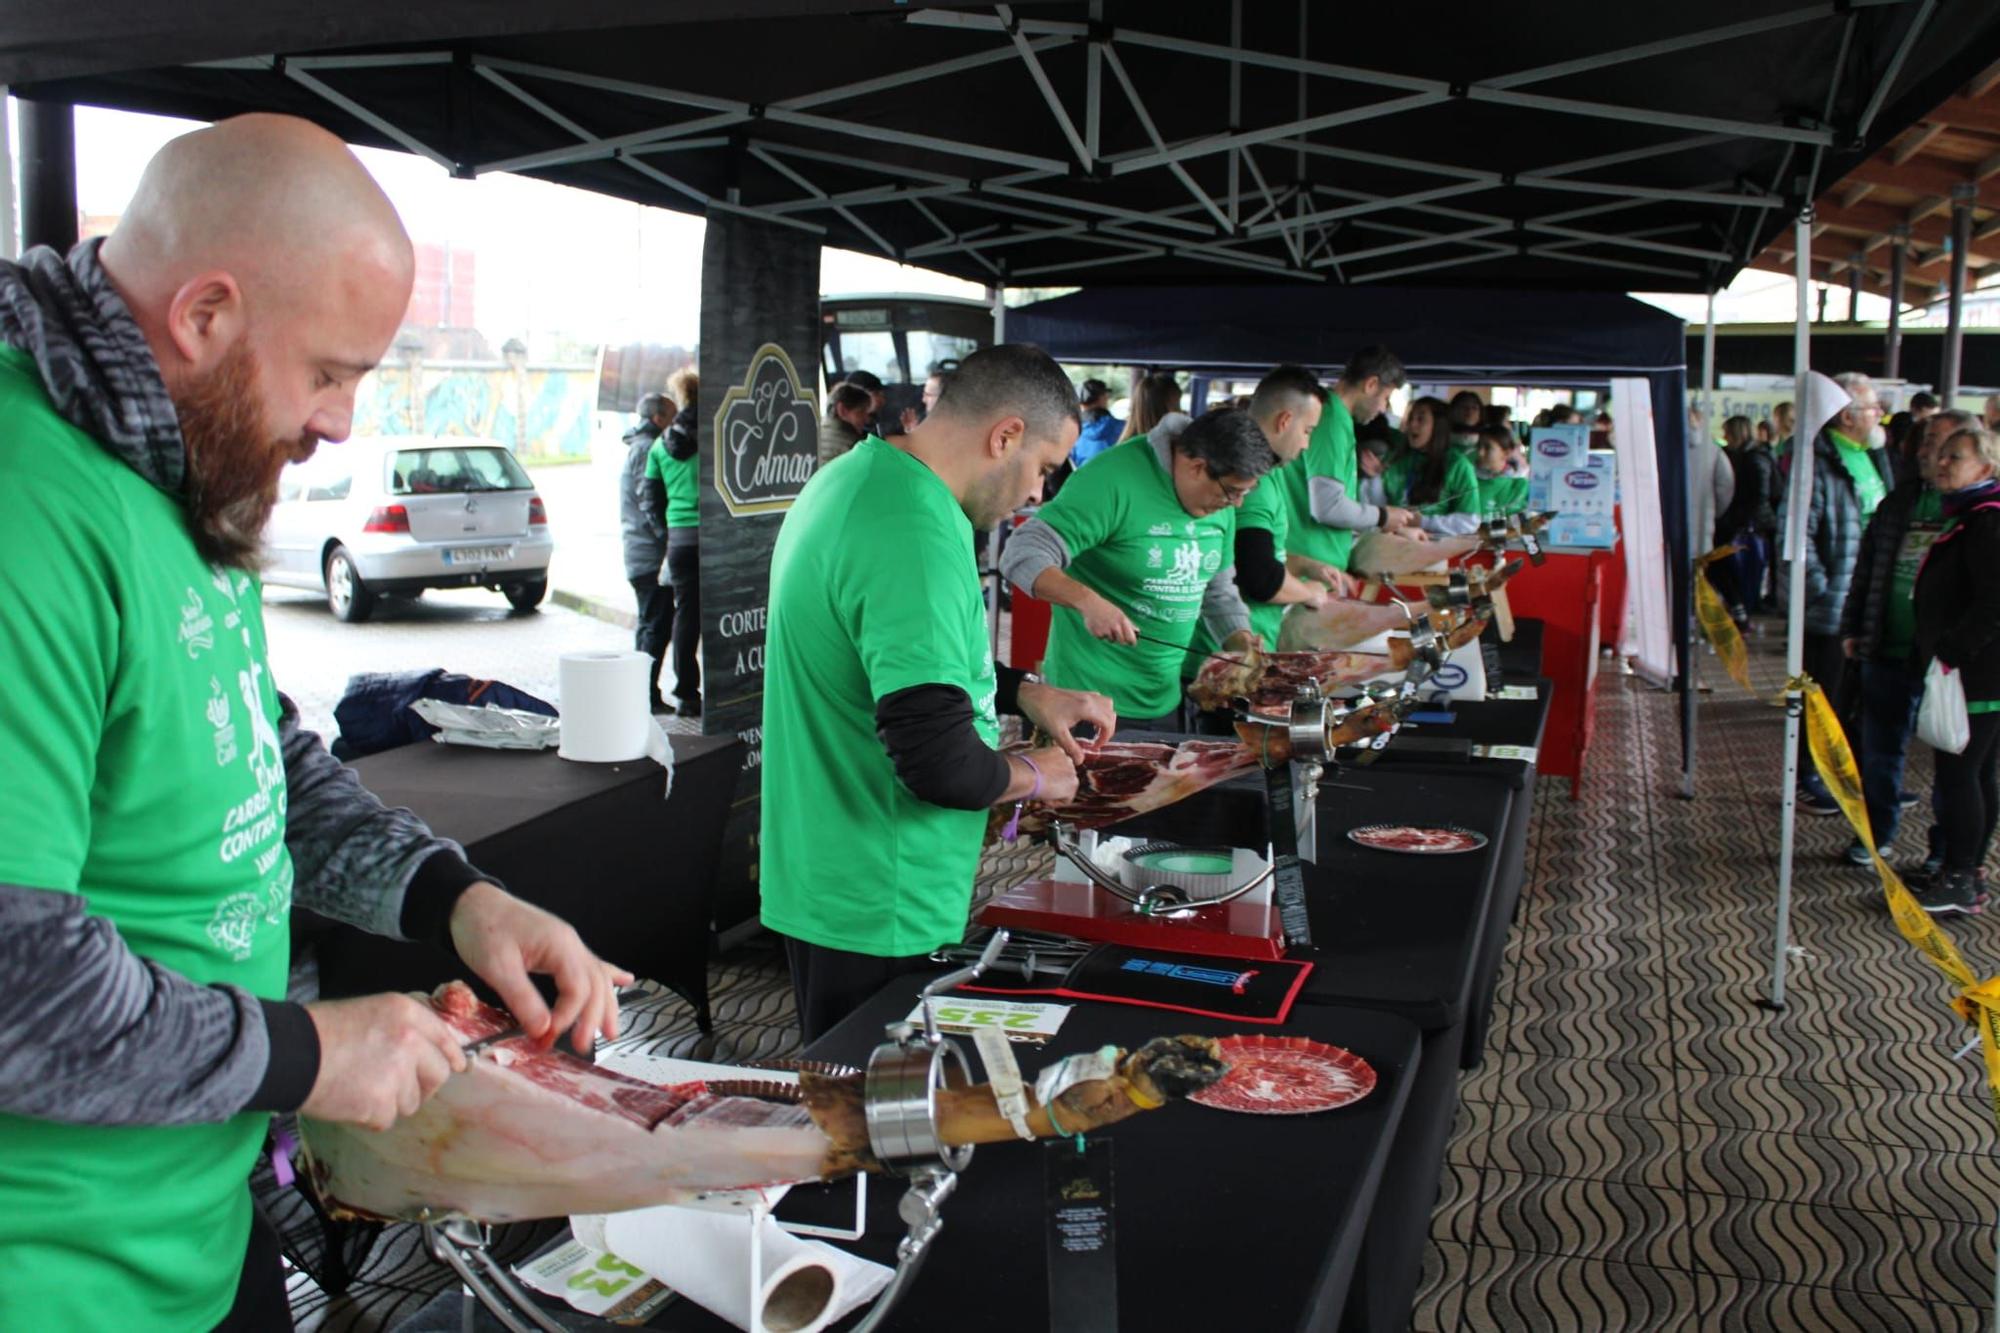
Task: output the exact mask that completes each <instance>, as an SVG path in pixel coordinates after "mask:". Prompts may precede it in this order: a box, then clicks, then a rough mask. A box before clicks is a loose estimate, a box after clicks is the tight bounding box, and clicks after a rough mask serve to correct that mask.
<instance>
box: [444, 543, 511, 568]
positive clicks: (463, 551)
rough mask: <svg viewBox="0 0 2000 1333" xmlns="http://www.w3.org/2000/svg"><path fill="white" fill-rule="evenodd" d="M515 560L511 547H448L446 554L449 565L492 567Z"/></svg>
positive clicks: (446, 561) (445, 558)
mask: <svg viewBox="0 0 2000 1333" xmlns="http://www.w3.org/2000/svg"><path fill="white" fill-rule="evenodd" d="M513 558H514V548H513V547H511V546H454V547H447V548H446V550H445V553H444V562H445V563H446V564H447V565H490V564H493V563H495V562H496V561H500V560H512V559H513Z"/></svg>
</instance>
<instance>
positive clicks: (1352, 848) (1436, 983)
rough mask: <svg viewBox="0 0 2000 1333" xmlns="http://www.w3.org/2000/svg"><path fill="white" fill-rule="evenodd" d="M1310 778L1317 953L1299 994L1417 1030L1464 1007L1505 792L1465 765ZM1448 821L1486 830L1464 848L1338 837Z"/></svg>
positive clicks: (1460, 1014) (1308, 876)
mask: <svg viewBox="0 0 2000 1333" xmlns="http://www.w3.org/2000/svg"><path fill="white" fill-rule="evenodd" d="M1329 782H1333V783H1338V784H1340V785H1338V786H1322V787H1321V789H1320V798H1319V860H1318V862H1317V863H1316V864H1309V865H1307V866H1306V867H1305V880H1306V900H1307V905H1308V907H1309V908H1310V910H1311V912H1312V929H1313V949H1314V952H1313V954H1312V957H1313V959H1314V961H1315V962H1316V963H1317V966H1316V967H1315V968H1314V969H1313V974H1312V976H1311V977H1310V978H1309V979H1308V980H1307V982H1306V986H1305V990H1304V991H1303V992H1302V993H1301V996H1300V998H1301V999H1302V1000H1303V1001H1305V1002H1307V1003H1312V1004H1343V1005H1345V1004H1359V1005H1367V1006H1369V1007H1370V1008H1376V1009H1385V1010H1387V1011H1389V1012H1390V1013H1394V1014H1399V1015H1401V1016H1402V1017H1404V1018H1407V1019H1409V1020H1410V1021H1411V1022H1413V1023H1415V1024H1416V1025H1417V1026H1418V1027H1419V1028H1421V1029H1423V1030H1425V1031H1427V1032H1429V1031H1436V1030H1438V1029H1441V1028H1449V1027H1456V1026H1457V1025H1458V1024H1459V1023H1461V1022H1463V1021H1464V1020H1465V1018H1466V1015H1467V1014H1468V1012H1469V1011H1470V1010H1471V1008H1472V1002H1473V994H1472V991H1473V978H1474V970H1475V969H1474V964H1475V961H1476V960H1477V958H1478V951H1479V945H1480V942H1481V940H1482V938H1483V935H1484V928H1485V922H1486V918H1487V915H1488V908H1489V905H1490V904H1489V899H1490V897H1491V895H1492V892H1493V887H1494V883H1495V880H1496V877H1497V871H1498V869H1499V865H1500V850H1501V847H1500V843H1501V838H1502V835H1503V834H1504V832H1505V829H1506V826H1507V816H1508V812H1509V810H1510V809H1511V807H1512V804H1513V799H1514V796H1513V792H1512V791H1511V790H1510V788H1509V785H1508V783H1507V782H1506V781H1505V780H1504V779H1502V778H1499V777H1496V776H1494V775H1489V774H1483V773H1480V772H1479V771H1477V769H1475V768H1473V767H1471V766H1461V768H1460V770H1459V771H1457V772H1450V773H1447V772H1440V771H1422V772H1417V771H1407V770H1399V769H1396V768H1393V767H1391V766H1389V765H1386V764H1376V765H1373V766H1371V767H1368V768H1363V769H1354V770H1347V771H1342V772H1340V773H1337V774H1334V775H1332V776H1331V777H1330V778H1329ZM1384 823H1393V824H1431V823H1450V824H1456V825H1459V826H1461V827H1464V828H1469V829H1472V830H1474V831H1476V832H1479V833H1483V834H1485V835H1486V837H1487V839H1488V842H1487V845H1486V846H1484V847H1482V848H1480V849H1479V850H1478V851H1475V852H1463V853H1458V854H1454V855H1447V856H1418V855H1407V854H1402V853H1396V852H1382V851H1376V850H1374V849H1372V848H1368V847H1362V846H1360V845H1358V844H1356V843H1355V842H1353V841H1351V840H1350V839H1349V838H1348V837H1347V832H1348V830H1349V829H1352V828H1357V827H1360V826H1361V825H1364V824H1384Z"/></svg>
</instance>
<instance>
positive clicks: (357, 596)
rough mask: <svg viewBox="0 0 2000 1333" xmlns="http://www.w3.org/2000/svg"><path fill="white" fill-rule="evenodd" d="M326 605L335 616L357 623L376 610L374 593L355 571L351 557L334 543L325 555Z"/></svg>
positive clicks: (344, 549)
mask: <svg viewBox="0 0 2000 1333" xmlns="http://www.w3.org/2000/svg"><path fill="white" fill-rule="evenodd" d="M326 605H327V609H328V610H330V611H332V612H333V616H334V619H336V620H342V621H346V622H347V623H348V624H350V625H354V624H359V623H360V622H361V621H364V620H366V619H368V617H369V616H371V615H373V614H374V613H375V594H374V593H373V592H371V591H369V588H368V585H367V584H365V583H363V582H362V581H361V575H360V574H359V573H357V572H356V571H355V568H354V558H353V557H352V556H350V555H348V553H347V548H346V547H344V546H336V547H334V548H333V551H332V553H331V554H330V555H328V556H327V558H326Z"/></svg>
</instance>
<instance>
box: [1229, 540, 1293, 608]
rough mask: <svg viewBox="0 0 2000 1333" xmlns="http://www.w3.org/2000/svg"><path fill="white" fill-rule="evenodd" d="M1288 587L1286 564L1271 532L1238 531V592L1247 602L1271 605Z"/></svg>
mask: <svg viewBox="0 0 2000 1333" xmlns="http://www.w3.org/2000/svg"><path fill="white" fill-rule="evenodd" d="M1284 586H1285V562H1284V561H1282V560H1280V559H1278V542H1277V539H1276V538H1275V537H1273V536H1272V535H1271V532H1270V530H1269V529H1268V528H1245V527H1238V528H1237V529H1236V590H1237V591H1238V592H1240V593H1242V594H1243V598H1244V600H1245V601H1250V602H1268V601H1270V600H1271V599H1272V598H1273V597H1276V596H1277V595H1278V594H1279V592H1281V591H1282V590H1283V589H1284Z"/></svg>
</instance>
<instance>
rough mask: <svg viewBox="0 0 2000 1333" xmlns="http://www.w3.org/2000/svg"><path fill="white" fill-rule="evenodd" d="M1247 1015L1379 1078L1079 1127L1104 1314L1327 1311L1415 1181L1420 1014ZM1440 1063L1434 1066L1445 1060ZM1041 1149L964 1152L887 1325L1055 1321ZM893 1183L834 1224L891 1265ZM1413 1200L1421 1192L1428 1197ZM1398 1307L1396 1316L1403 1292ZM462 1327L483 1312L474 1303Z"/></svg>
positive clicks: (896, 1190)
mask: <svg viewBox="0 0 2000 1333" xmlns="http://www.w3.org/2000/svg"><path fill="white" fill-rule="evenodd" d="M927 979H928V978H926V977H921V976H919V977H907V978H903V979H900V980H898V981H897V982H895V983H892V984H891V985H890V986H889V987H888V988H887V989H885V990H884V991H883V992H882V993H881V994H880V995H878V996H877V997H876V998H875V999H874V1000H872V1001H871V1002H870V1003H869V1004H867V1005H866V1006H864V1007H863V1008H862V1009H860V1010H859V1011H857V1012H856V1013H854V1014H853V1015H851V1016H850V1017H849V1018H848V1019H847V1021H845V1022H843V1023H842V1024H840V1025H839V1026H838V1027H836V1028H835V1029H834V1030H833V1031H832V1032H829V1033H828V1034H827V1035H826V1036H825V1037H823V1038H822V1039H820V1040H819V1041H818V1042H815V1043H814V1044H813V1045H812V1046H811V1047H810V1048H808V1049H807V1051H806V1054H807V1055H808V1056H809V1057H811V1058H814V1059H820V1060H836V1061H841V1062H845V1063H848V1064H855V1065H860V1064H865V1063H866V1061H867V1058H868V1055H869V1053H870V1052H871V1051H873V1050H874V1048H875V1047H876V1045H877V1044H879V1043H880V1042H881V1041H882V1038H883V1028H884V1025H885V1024H887V1023H889V1022H891V1021H894V1020H898V1019H901V1018H902V1017H903V1016H904V1015H905V1014H907V1013H908V1012H909V1011H910V1010H911V1008H912V1007H914V1006H915V1004H916V997H917V992H918V991H919V990H920V989H921V988H922V986H923V984H924V982H925V981H926V980H927ZM1236 1030H1238V1029H1235V1028H1232V1027H1231V1025H1229V1024H1227V1023H1220V1022H1216V1021H1213V1020H1209V1019H1202V1018H1196V1017H1193V1016H1191V1015H1186V1014H1163V1013H1160V1012H1158V1011H1154V1010H1148V1009H1141V1008H1134V1007H1131V1006H1126V1005H1114V1004H1092V1003H1078V1004H1077V1005H1076V1006H1075V1007H1074V1008H1073V1009H1072V1010H1071V1011H1070V1014H1069V1017H1068V1019H1067V1020H1066V1021H1065V1023H1064V1024H1063V1029H1062V1031H1061V1032H1060V1033H1059V1034H1058V1035H1057V1036H1056V1038H1055V1039H1054V1040H1053V1041H1051V1042H1050V1043H1049V1045H1048V1046H1047V1047H1046V1048H1035V1047H1021V1048H1017V1050H1018V1053H1019V1055H1020V1059H1021V1064H1022V1069H1023V1072H1024V1073H1026V1074H1027V1075H1028V1077H1029V1078H1031V1079H1032V1078H1033V1076H1034V1074H1035V1072H1036V1071H1037V1070H1039V1069H1040V1068H1041V1067H1042V1066H1043V1065H1044V1064H1046V1063H1048V1062H1049V1061H1051V1060H1053V1059H1055V1058H1056V1057H1057V1056H1061V1055H1067V1054H1071V1053H1074V1052H1078V1051H1086V1050H1091V1049H1094V1048H1096V1047H1098V1046H1101V1045H1104V1044H1106V1043H1112V1044H1117V1045H1121V1046H1132V1045H1135V1044H1138V1043H1141V1042H1144V1041H1146V1040H1148V1039H1150V1038H1152V1037H1155V1036H1160V1035H1162V1034H1167V1033H1177V1032H1192V1033H1200V1034H1207V1035H1215V1036H1222V1035H1227V1034H1229V1033H1231V1032H1233V1031H1236ZM1259 1031H1260V1032H1263V1033H1269V1032H1273V1031H1281V1032H1282V1033H1283V1034H1285V1035H1292V1036H1303V1037H1309V1038H1312V1039H1315V1040H1319V1041H1325V1042H1330V1043H1333V1044H1335V1045H1338V1046H1342V1047H1345V1048H1346V1049H1348V1050H1351V1051H1353V1052H1355V1053H1356V1054H1357V1055H1360V1056H1361V1057H1362V1058H1363V1059H1365V1060H1367V1061H1368V1063H1369V1064H1370V1065H1372V1066H1373V1067H1374V1069H1375V1072H1376V1075H1377V1079H1378V1081H1377V1083H1376V1086H1375V1090H1374V1091H1373V1092H1372V1093H1370V1094H1369V1095H1368V1096H1367V1097H1365V1098H1364V1099H1362V1100H1361V1101H1359V1102H1357V1103H1355V1104H1353V1105H1351V1106H1346V1107H1342V1108H1340V1109H1339V1110H1335V1111H1325V1112H1321V1113H1319V1114H1316V1115H1304V1116H1248V1115H1235V1114H1231V1113H1229V1112H1225V1111H1214V1110H1210V1109H1208V1108H1206V1107H1201V1106H1195V1105H1191V1104H1189V1105H1170V1106H1167V1107H1164V1108H1162V1109H1160V1110H1157V1111H1152V1112H1147V1113H1143V1114H1140V1115H1137V1116H1134V1117H1133V1118H1132V1119H1130V1120H1126V1121H1123V1122H1121V1123H1119V1124H1117V1125H1113V1126H1110V1127H1109V1128H1107V1129H1102V1130H1097V1131H1094V1132H1093V1135H1092V1137H1093V1138H1103V1139H1108V1140H1110V1141H1111V1142H1113V1143H1114V1144H1115V1145H1116V1146H1115V1148H1114V1150H1113V1152H1114V1157H1113V1166H1114V1182H1115V1183H1114V1200H1115V1202H1114V1209H1113V1227H1114V1230H1115V1233H1116V1251H1117V1285H1118V1327H1119V1328H1120V1329H1121V1330H1123V1331H1124V1333H1144V1331H1146V1330H1182V1329H1243V1330H1255V1333H1284V1331H1287V1330H1314V1331H1318V1330H1332V1329H1335V1328H1338V1327H1340V1320H1341V1315H1342V1311H1343V1309H1344V1308H1345V1306H1346V1304H1347V1300H1348V1291H1349V1285H1350V1281H1351V1280H1352V1279H1353V1278H1354V1276H1355V1272H1356V1262H1357V1258H1358V1256H1359V1255H1360V1253H1361V1248H1362V1236H1363V1232H1364V1229H1365V1228H1366V1226H1367V1224H1368V1219H1369V1216H1370V1213H1371V1210H1372V1209H1373V1208H1374V1207H1376V1206H1377V1200H1378V1195H1379V1197H1380V1198H1382V1199H1383V1200H1386V1199H1387V1198H1388V1197H1389V1196H1390V1195H1392V1194H1393V1195H1395V1196H1396V1197H1398V1198H1399V1199H1404V1200H1410V1199H1414V1198H1415V1194H1416V1191H1415V1190H1413V1189H1412V1188H1411V1186H1410V1184H1409V1182H1406V1181H1402V1180H1398V1179H1396V1178H1394V1177H1393V1176H1390V1175H1388V1174H1386V1173H1387V1171H1388V1169H1389V1165H1390V1151H1391V1145H1392V1144H1393V1143H1395V1142H1397V1140H1398V1138H1399V1135H1400V1127H1401V1124H1402V1122H1403V1120H1404V1118H1405V1115H1406V1111H1407V1105H1408V1101H1409V1096H1410V1090H1411V1087H1412V1086H1413V1084H1414V1083H1415V1082H1416V1080H1417V1079H1418V1077H1419V1076H1420V1075H1421V1074H1422V1072H1423V1071H1422V1069H1421V1066H1420V1063H1419V1051H1420V1049H1421V1045H1420V1042H1419V1038H1418V1034H1417V1032H1416V1030H1415V1029H1414V1028H1412V1027H1411V1026H1410V1025H1409V1024H1408V1023H1406V1022H1404V1021H1402V1020H1401V1019H1398V1018H1396V1017H1394V1016H1392V1015H1389V1014H1383V1013H1378V1012H1373V1011H1370V1010H1364V1009H1343V1008H1336V1007H1328V1006H1313V1007H1310V1008H1307V1007H1301V1008H1299V1009H1296V1010H1294V1012H1293V1017H1292V1020H1291V1021H1290V1022H1289V1023H1287V1024H1286V1025H1285V1027H1284V1028H1283V1029H1260V1030H1259ZM965 1045H966V1046H967V1048H968V1050H967V1059H968V1060H969V1061H970V1062H971V1063H972V1065H973V1067H974V1069H975V1070H977V1069H978V1058H977V1056H975V1055H973V1054H972V1053H971V1051H970V1049H969V1048H970V1042H966V1043H965ZM1445 1064H1446V1066H1447V1069H1448V1068H1449V1065H1450V1060H1449V1058H1447V1059H1446V1061H1445ZM975 1077H983V1076H981V1075H975ZM1054 1150H1059V1148H1057V1149H1052V1148H1050V1147H1047V1146H1045V1145H1044V1144H1041V1143H1033V1144H1028V1143H1021V1144H1016V1143H1002V1144H989V1145H986V1146H984V1147H981V1148H979V1149H978V1150H977V1152H976V1153H975V1155H974V1157H973V1160H972V1162H971V1164H970V1166H969V1167H968V1168H967V1169H966V1171H965V1172H964V1173H963V1174H962V1175H961V1177H960V1179H959V1183H958V1188H957V1190H956V1192H955V1193H954V1194H953V1195H952V1197H951V1198H950V1199H949V1200H947V1201H946V1203H945V1205H944V1210H943V1218H944V1228H943V1230H942V1231H941V1232H940V1233H939V1235H938V1238H937V1240H936V1241H935V1242H933V1248H932V1251H931V1254H930V1255H929V1257H928V1258H927V1260H926V1262H925V1266H924V1268H923V1270H922V1271H921V1272H920V1273H919V1274H918V1276H917V1279H916V1281H915V1282H914V1283H913V1284H912V1285H911V1287H910V1289H909V1290H908V1292H907V1293H905V1295H904V1296H903V1298H902V1300H901V1302H900V1303H899V1304H898V1305H897V1307H896V1311H895V1314H894V1315H893V1316H892V1317H891V1318H890V1319H889V1321H888V1322H887V1323H886V1324H884V1325H883V1329H884V1330H885V1333H941V1331H942V1330H950V1333H989V1331H990V1333H1024V1330H1034V1329H1045V1328H1047V1327H1048V1326H1049V1319H1048V1262H1047V1258H1046V1252H1045V1248H1044V1240H1043V1236H1044V1232H1045V1229H1046V1226H1047V1222H1046V1220H1045V1215H1044V1212H1043V1207H1042V1202H1043V1200H1042V1184H1043V1172H1044V1157H1043V1154H1044V1153H1046V1152H1049V1151H1054ZM847 1188H848V1187H845V1186H834V1187H832V1189H833V1190H836V1191H837V1190H845V1189H847ZM1434 1189H1435V1185H1434V1182H1433V1184H1432V1185H1430V1186H1428V1187H1426V1194H1425V1197H1426V1199H1428V1197H1429V1192H1432V1191H1434ZM822 1192H823V1191H820V1190H818V1189H817V1188H815V1187H804V1188H802V1189H800V1190H795V1191H794V1192H793V1194H792V1196H791V1198H790V1199H788V1200H787V1201H786V1204H785V1206H784V1207H783V1208H781V1210H780V1213H781V1215H785V1214H790V1213H798V1212H805V1213H811V1214H812V1215H813V1220H815V1221H819V1220H827V1221H832V1220H834V1219H835V1218H838V1217H839V1216H840V1214H839V1212H838V1210H837V1208H836V1207H834V1206H833V1205H832V1204H829V1205H828V1206H827V1207H825V1208H817V1209H816V1208H815V1201H814V1200H813V1199H812V1198H810V1197H805V1196H810V1195H813V1194H818V1193H822ZM901 1197H902V1188H901V1183H900V1182H899V1181H897V1180H896V1179H895V1178H893V1177H886V1176H873V1177H871V1178H870V1182H869V1190H868V1201H869V1208H868V1215H869V1229H868V1234H867V1236H866V1237H864V1238H863V1239H862V1240H860V1241H858V1242H853V1243H852V1244H849V1243H847V1242H840V1244H841V1245H842V1247H843V1248H849V1249H852V1250H854V1251H856V1252H858V1253H860V1254H863V1255H865V1256H866V1257H868V1258H870V1259H874V1260H876V1261H877V1262H880V1263H885V1264H892V1263H893V1262H894V1251H895V1246H896V1242H897V1241H898V1240H899V1239H900V1238H901V1237H902V1235H903V1234H904V1230H905V1228H904V1225H903V1223H902V1222H901V1221H900V1220H899V1219H898V1218H897V1216H896V1203H897V1201H898V1200H899V1199H900V1198H901ZM835 1198H836V1199H841V1198H844V1199H846V1200H847V1206H848V1207H849V1208H850V1209H851V1206H852V1204H851V1195H836V1196H835ZM1403 1206H1411V1205H1409V1204H1408V1203H1405V1204H1404V1205H1403ZM1422 1206H1423V1207H1424V1208H1425V1209H1428V1207H1429V1203H1428V1202H1425V1203H1423V1205H1422ZM1406 1300H1407V1298H1406ZM544 1304H545V1306H552V1305H553V1302H544ZM460 1305H461V1303H460V1302H459V1301H458V1300H457V1299H456V1298H447V1297H440V1298H439V1299H438V1300H437V1301H434V1302H432V1303H431V1305H430V1306H427V1307H426V1308H425V1310H424V1311H423V1312H422V1313H421V1315H420V1316H419V1319H418V1320H417V1321H415V1326H418V1327H421V1328H424V1329H436V1330H442V1329H446V1328H453V1329H455V1328H458V1327H459V1326H460V1325H459V1324H458V1323H457V1322H455V1321H456V1320H457V1319H458V1318H459V1310H460ZM1405 1315H1406V1322H1407V1304H1406V1307H1405ZM563 1317H564V1322H565V1324H566V1325H567V1326H572V1327H576V1328H593V1329H595V1328H603V1329H608V1328H610V1327H611V1325H608V1324H602V1323H599V1322H597V1321H592V1320H587V1319H584V1318H583V1317H581V1316H575V1315H572V1314H570V1312H568V1311H564V1312H563ZM860 1318H861V1316H860V1315H859V1314H856V1315H852V1316H849V1318H848V1319H847V1320H846V1321H844V1322H842V1323H841V1324H837V1325H835V1326H834V1327H835V1328H837V1329H851V1328H852V1327H853V1326H854V1325H855V1324H856V1323H858V1322H859V1321H860ZM473 1327H474V1328H477V1329H480V1330H486V1329H490V1328H495V1327H497V1325H495V1324H494V1323H492V1322H491V1321H490V1319H489V1318H488V1317H487V1316H486V1315H485V1312H484V1311H483V1310H481V1311H477V1312H476V1316H475V1318H474V1320H473ZM647 1327H648V1328H655V1329H671V1330H678V1331H680V1333H722V1331H723V1330H726V1329H728V1328H729V1327H730V1326H729V1325H728V1324H726V1323H724V1322H723V1321H722V1320H720V1319H717V1318H716V1317H714V1316H713V1315H710V1314H709V1313H708V1312H707V1311H705V1310H702V1309H701V1308H700V1307H699V1306H696V1305H694V1304H692V1303H691V1302H688V1301H675V1302H674V1303H673V1304H672V1305H670V1306H668V1307H667V1308H666V1309H664V1310H662V1311H661V1312H660V1313H659V1314H657V1315H655V1316H654V1317H653V1319H652V1320H651V1321H649V1322H648V1324H647Z"/></svg>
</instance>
